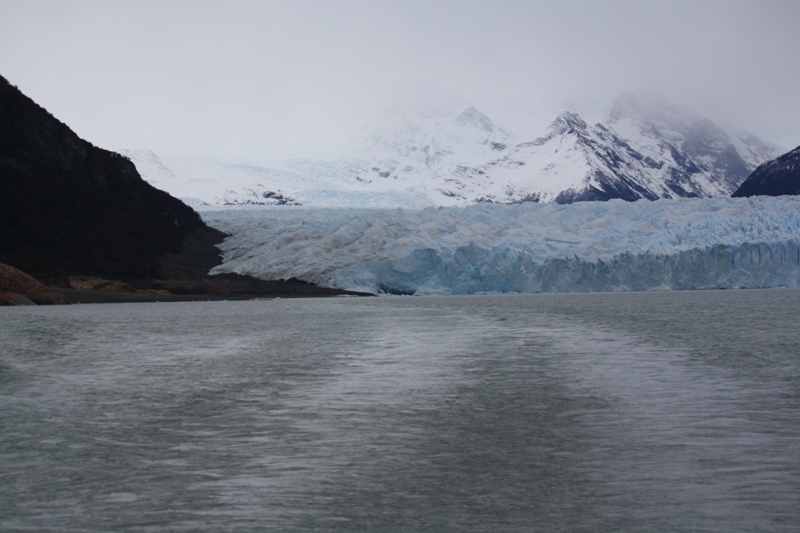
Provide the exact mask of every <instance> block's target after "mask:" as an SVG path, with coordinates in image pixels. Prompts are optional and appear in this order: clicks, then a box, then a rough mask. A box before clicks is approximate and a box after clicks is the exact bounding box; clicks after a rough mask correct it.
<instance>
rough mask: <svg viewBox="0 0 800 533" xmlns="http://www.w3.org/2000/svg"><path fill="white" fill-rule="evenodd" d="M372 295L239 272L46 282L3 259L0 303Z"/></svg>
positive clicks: (71, 277)
mask: <svg viewBox="0 0 800 533" xmlns="http://www.w3.org/2000/svg"><path fill="white" fill-rule="evenodd" d="M336 296H372V295H371V294H368V293H359V292H352V291H345V290H340V289H329V288H325V287H318V286H316V285H314V284H312V283H306V282H303V281H300V280H296V279H290V280H278V281H265V280H261V279H257V278H251V277H249V276H240V275H238V274H220V275H217V276H198V277H193V278H184V279H144V280H141V279H140V280H129V281H121V280H111V279H105V278H100V277H97V276H70V277H68V278H66V280H62V281H61V283H60V286H59V284H51V285H45V284H44V283H42V282H41V281H39V280H36V279H35V278H33V277H32V276H30V275H28V274H26V273H24V272H22V271H21V270H19V269H16V268H14V267H12V266H9V265H5V264H2V263H0V306H8V305H37V304H38V305H53V304H72V303H132V302H197V301H219V300H254V299H273V298H329V297H336Z"/></svg>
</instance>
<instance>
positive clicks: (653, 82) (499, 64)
mask: <svg viewBox="0 0 800 533" xmlns="http://www.w3.org/2000/svg"><path fill="white" fill-rule="evenodd" d="M798 28H800V1H799V0H772V1H770V0H757V1H756V0H753V1H744V0H720V1H711V0H708V1H704V0H690V1H682V0H666V1H660V0H652V1H648V0H631V1H623V0H619V1H611V0H608V1H604V0H586V1H579V0H575V1H564V0H561V1H533V0H531V1H521V0H520V1H500V0H493V1H469V0H454V1H444V0H442V1H437V0H425V1H417V0H394V1H380V0H365V1H356V0H347V1H345V0H341V1H337V0H330V1H323V0H317V1H303V0H291V1H272V0H263V1H243V0H225V1H219V2H212V1H206V2H203V1H199V0H191V1H190V0H155V1H149V0H132V1H127V0H113V1H89V0H52V1H37V0H0V74H2V75H3V76H4V77H6V78H7V79H8V80H9V81H10V82H11V83H13V84H15V85H17V86H19V88H20V89H21V90H22V91H23V92H25V93H26V94H27V95H28V96H30V97H31V98H33V99H34V100H35V101H36V102H37V103H39V104H40V105H42V106H43V107H45V108H46V109H48V110H49V111H50V112H51V113H53V114H54V115H55V116H56V117H57V118H59V119H61V120H62V121H63V122H65V123H66V124H67V125H69V126H70V127H72V129H73V130H75V131H76V132H77V133H78V134H79V135H80V136H82V137H83V138H85V139H87V140H89V141H91V142H92V143H94V144H97V145H99V146H102V147H104V148H109V149H122V148H131V149H139V148H151V149H153V150H156V151H162V152H167V153H181V154H187V155H205V156H211V157H219V158H239V159H247V160H250V161H266V160H269V159H270V158H274V157H278V156H281V155H289V154H320V153H325V152H328V153H331V152H335V151H337V150H340V149H342V148H343V146H344V143H345V142H346V141H347V140H348V139H349V138H350V137H351V136H352V135H354V134H355V133H356V132H357V131H358V129H359V127H360V126H361V125H362V124H363V123H364V122H366V121H368V120H369V119H370V117H371V116H373V115H374V114H375V113H376V112H377V111H379V110H381V109H383V108H384V107H385V106H387V105H388V103H389V102H391V101H393V100H396V99H397V98H402V97H403V95H404V94H406V93H409V92H413V93H420V92H425V91H429V90H430V91H450V92H453V93H456V94H458V95H460V96H461V97H463V98H464V99H466V100H467V101H470V102H474V103H475V104H476V105H477V106H478V107H479V108H480V107H481V105H482V104H487V103H491V102H495V101H500V100H504V99H508V98H515V99H518V100H522V101H524V102H528V103H530V104H533V105H536V104H537V102H538V101H540V100H542V99H544V98H552V97H553V96H554V95H578V96H590V97H592V96H595V95H596V96H598V97H602V98H606V97H608V96H609V95H612V94H615V93H617V92H619V91H622V90H631V89H638V88H641V87H649V88H658V89H660V90H661V92H663V93H664V94H665V95H666V96H668V97H669V98H670V99H672V100H673V102H675V103H679V104H682V105H686V106H688V107H690V108H692V109H693V110H695V111H697V112H700V113H702V114H706V115H707V116H709V117H710V118H712V119H714V120H716V121H719V122H723V123H725V124H724V125H725V126H726V127H727V126H740V127H742V128H744V129H748V130H750V131H753V132H754V133H756V134H758V135H761V136H763V137H764V138H765V139H766V140H769V141H772V142H775V143H778V144H780V145H782V146H783V147H785V148H793V147H795V146H797V145H800V31H798Z"/></svg>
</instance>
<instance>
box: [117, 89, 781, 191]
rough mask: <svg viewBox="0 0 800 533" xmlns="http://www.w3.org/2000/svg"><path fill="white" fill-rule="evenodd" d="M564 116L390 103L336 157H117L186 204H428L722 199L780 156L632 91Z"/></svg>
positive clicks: (458, 104) (450, 102)
mask: <svg viewBox="0 0 800 533" xmlns="http://www.w3.org/2000/svg"><path fill="white" fill-rule="evenodd" d="M579 108H580V106H575V107H572V108H571V109H579ZM571 109H569V108H568V109H563V108H562V109H561V110H559V111H554V112H553V113H554V114H553V119H552V120H551V122H550V123H549V125H548V126H546V127H544V128H541V127H540V128H541V130H539V129H537V127H535V126H534V125H533V121H532V120H531V117H533V114H532V113H526V112H519V113H517V114H516V115H514V116H513V117H512V118H510V119H509V118H508V117H504V120H505V121H506V123H507V124H508V126H506V125H504V124H498V123H497V122H495V121H494V120H493V119H492V118H491V117H490V116H488V115H487V114H486V113H483V112H482V111H480V110H478V109H477V108H476V107H475V106H472V105H470V104H469V103H468V102H465V101H463V100H460V99H458V98H455V97H450V98H445V99H440V100H438V101H436V102H433V103H431V102H422V103H420V102H415V103H413V104H410V103H404V104H399V105H397V106H395V107H394V108H392V109H391V110H390V111H389V112H388V113H387V114H386V116H384V117H379V118H377V119H376V120H375V123H374V124H373V125H372V126H371V127H370V128H369V129H368V130H366V132H365V133H364V135H363V136H361V137H360V138H357V139H355V140H354V143H353V149H352V152H351V153H350V154H347V155H346V156H343V157H341V158H339V159H336V160H312V159H294V160H290V161H286V162H283V163H280V164H276V165H269V166H259V165H244V164H227V163H219V162H210V161H204V160H201V159H189V158H176V157H171V156H165V155H156V154H154V153H152V152H149V151H126V152H125V154H126V155H127V156H129V157H130V158H131V159H132V160H133V161H134V163H136V166H137V168H138V169H139V172H140V173H141V174H142V175H143V176H144V177H145V179H147V180H148V181H150V182H151V183H152V184H153V185H155V186H156V187H159V188H162V189H164V190H166V191H167V192H170V193H171V194H173V195H176V196H178V197H180V198H185V199H194V200H195V202H194V204H195V205H200V204H211V205H254V204H263V205H297V204H302V205H306V206H316V207H425V206H464V205H471V204H476V203H484V202H491V203H520V202H528V201H535V202H551V201H555V202H558V203H571V202H575V201H581V200H609V199H613V198H620V199H624V200H636V199H639V198H647V199H657V198H683V197H724V196H730V194H731V193H732V192H733V191H735V190H736V189H737V188H738V186H739V185H740V184H741V183H742V182H743V181H744V180H745V179H746V178H747V176H748V175H749V174H750V172H752V170H754V168H755V167H756V166H757V165H758V164H760V163H762V162H764V161H766V160H769V159H771V158H773V157H775V156H776V155H777V154H778V153H780V150H779V149H778V148H776V147H772V146H770V145H768V144H767V143H764V142H763V141H761V140H759V139H758V138H756V137H755V136H753V135H751V134H746V133H741V134H737V135H734V136H731V135H729V134H728V133H726V132H725V131H724V130H723V129H722V128H720V127H719V126H717V125H715V124H713V123H712V122H711V121H710V120H708V119H706V118H704V117H702V116H699V115H697V114H695V113H693V112H691V111H689V110H686V109H684V108H681V107H679V106H676V105H673V104H671V103H670V102H669V101H667V100H666V99H663V98H658V97H652V96H647V95H643V94H640V93H624V94H622V95H620V96H619V97H618V98H617V99H616V101H614V102H613V104H612V105H611V106H609V107H608V108H607V109H606V110H604V111H602V112H599V113H592V115H591V116H590V115H588V114H586V113H585V112H584V111H583V110H581V112H580V113H579V112H576V111H574V110H571ZM526 121H527V124H526ZM536 121H539V122H540V121H541V115H538V116H537V117H536ZM534 131H540V133H539V134H537V135H536V136H533V132H534Z"/></svg>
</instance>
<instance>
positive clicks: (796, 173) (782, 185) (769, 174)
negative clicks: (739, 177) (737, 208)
mask: <svg viewBox="0 0 800 533" xmlns="http://www.w3.org/2000/svg"><path fill="white" fill-rule="evenodd" d="M784 194H794V195H798V194H800V146H798V147H797V148H795V149H794V150H792V151H791V152H788V153H785V154H783V155H782V156H780V157H778V158H776V159H773V160H772V161H767V162H766V163H764V164H763V165H760V166H759V167H758V168H757V169H756V170H755V171H754V172H753V173H752V174H750V176H749V177H748V178H747V180H745V182H744V183H742V186H741V187H739V188H738V189H737V190H736V192H734V193H733V196H734V197H747V196H758V195H763V196H781V195H784Z"/></svg>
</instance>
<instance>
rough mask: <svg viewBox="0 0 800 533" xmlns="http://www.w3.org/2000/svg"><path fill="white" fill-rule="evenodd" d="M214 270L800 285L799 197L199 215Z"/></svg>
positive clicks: (416, 280)
mask: <svg viewBox="0 0 800 533" xmlns="http://www.w3.org/2000/svg"><path fill="white" fill-rule="evenodd" d="M203 216H204V218H205V220H206V221H207V222H208V223H209V224H210V225H213V226H215V227H217V228H219V229H221V230H223V231H225V232H227V233H229V234H230V235H231V237H229V238H228V239H226V241H225V242H224V243H223V244H222V245H221V246H222V249H223V251H224V261H223V264H222V265H221V266H219V267H217V268H216V269H215V270H214V272H219V273H222V272H235V273H240V274H249V275H252V276H256V277H260V278H264V279H289V278H298V279H302V280H306V281H310V282H314V283H318V284H321V285H323V286H328V287H336V288H343V289H350V290H359V291H368V292H373V293H386V294H472V293H505V292H577V291H580V292H591V291H627V290H671V289H725V288H757V287H797V286H800V198H799V197H779V198H765V197H759V198H750V199H730V198H728V199H688V200H687V199H683V200H659V201H655V202H652V201H647V200H639V201H636V202H624V201H620V200H612V201H609V202H582V203H575V204H571V205H559V204H556V203H549V204H537V203H524V204H518V205H492V204H483V205H479V206H470V207H465V208H462V207H449V208H447V207H443V208H426V209H422V210H403V209H394V210H339V209H302V208H273V209H262V210H229V211H208V212H204V213H203Z"/></svg>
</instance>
